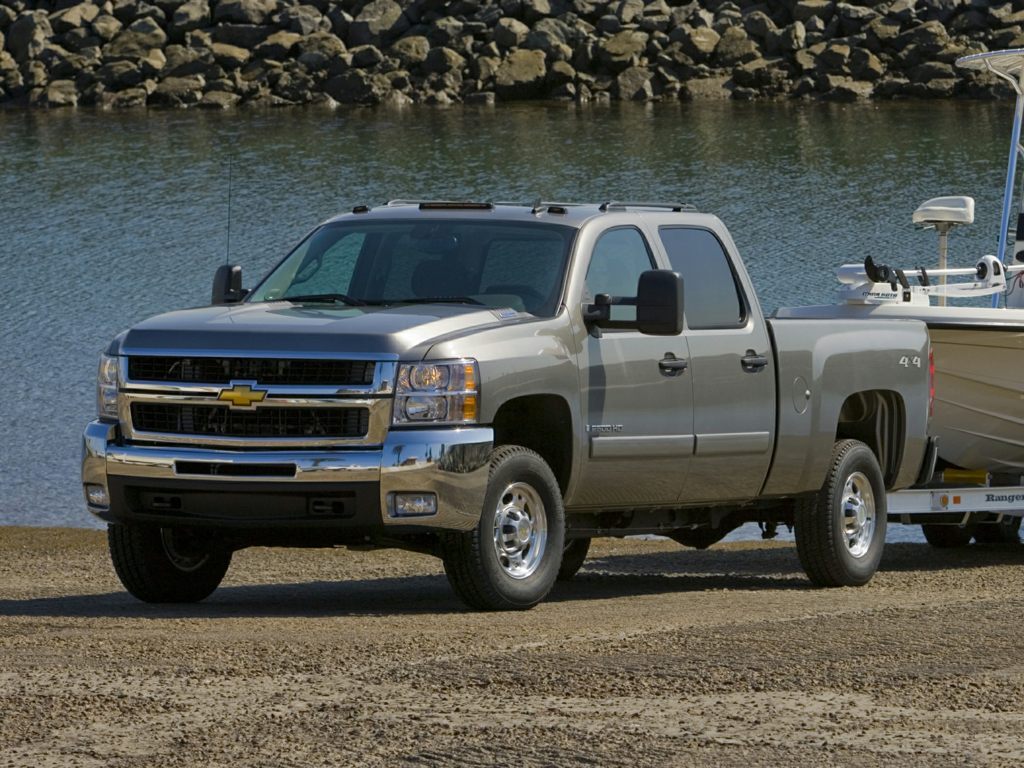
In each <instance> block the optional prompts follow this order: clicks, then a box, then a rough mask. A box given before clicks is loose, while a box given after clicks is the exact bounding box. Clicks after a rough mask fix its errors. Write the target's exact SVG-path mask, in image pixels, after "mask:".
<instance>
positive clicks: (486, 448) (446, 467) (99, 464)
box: [82, 421, 494, 530]
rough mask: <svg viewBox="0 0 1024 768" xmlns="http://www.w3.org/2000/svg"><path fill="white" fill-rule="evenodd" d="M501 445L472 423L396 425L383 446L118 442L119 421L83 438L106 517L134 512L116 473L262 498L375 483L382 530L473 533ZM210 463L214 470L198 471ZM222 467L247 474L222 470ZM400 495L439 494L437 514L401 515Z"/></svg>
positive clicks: (85, 471) (86, 466)
mask: <svg viewBox="0 0 1024 768" xmlns="http://www.w3.org/2000/svg"><path fill="white" fill-rule="evenodd" d="M493 443H494V433H493V430H491V429H490V428H489V427H469V428H448V429H424V430H391V431H389V432H388V434H387V437H386V439H385V441H384V444H383V446H381V447H380V448H376V449H335V450H323V449H317V450H310V451H299V450H260V451H238V450H221V449H211V448H194V447H189V446H173V445H165V446H152V445H132V444H118V435H117V427H116V426H115V425H114V424H108V423H105V422H100V421H93V422H91V423H90V424H89V425H88V426H87V427H86V429H85V434H84V435H83V440H82V483H83V488H84V487H85V486H89V485H94V486H100V487H102V488H103V489H104V491H105V492H106V493H107V497H108V499H109V503H108V504H107V505H97V504H93V503H90V502H89V499H88V496H87V497H86V503H87V506H88V507H89V510H90V511H91V512H92V513H93V514H95V515H97V516H99V517H101V518H103V519H105V520H110V519H121V518H124V517H126V516H130V510H125V509H116V508H112V507H118V506H119V504H118V500H117V499H116V498H115V497H114V495H113V494H112V493H111V492H110V489H111V485H112V484H113V483H112V481H111V478H113V480H114V481H119V482H123V481H126V480H127V481H130V482H131V483H132V484H133V485H134V486H139V487H145V486H147V485H152V486H153V487H166V486H171V487H173V486H174V484H175V483H176V482H178V483H189V482H191V483H192V484H194V483H195V481H206V482H207V483H208V484H213V485H215V486H216V487H217V488H218V490H221V489H223V490H225V491H231V490H241V489H243V488H244V489H246V491H248V492H251V493H253V495H254V496H255V497H258V495H259V488H260V486H261V485H263V484H265V485H266V487H267V488H270V487H271V486H272V487H273V488H274V489H275V490H276V492H278V493H279V492H280V490H281V488H282V487H284V488H288V487H294V488H295V489H296V491H298V490H299V489H300V488H301V489H303V490H304V491H306V492H309V491H310V490H311V489H315V488H316V487H317V484H324V486H325V487H326V486H327V484H329V485H330V487H332V488H336V487H338V486H339V484H345V483H352V484H366V483H375V484H377V486H378V487H379V493H377V494H375V497H376V499H375V500H376V502H377V506H376V509H377V515H376V518H377V519H378V520H379V525H380V526H381V528H387V527H388V526H402V527H404V528H408V527H410V526H413V527H422V528H428V529H434V528H437V529H447V530H470V529H472V528H473V527H475V526H476V524H477V521H478V520H479V518H480V511H481V508H482V506H483V498H484V493H485V491H486V487H487V475H488V460H489V457H490V453H491V450H492V448H493ZM211 465H212V466H211ZM282 466H284V467H288V466H294V468H295V470H294V475H290V476H286V477H284V476H282V475H281V472H280V468H281V467H282ZM261 467H266V468H267V470H268V472H267V474H266V475H261V474H260V469H261ZM206 468H209V469H210V471H203V472H198V471H196V470H197V469H206ZM221 468H226V469H227V470H228V472H235V471H238V472H239V473H238V474H227V473H223V474H222V473H221ZM271 470H273V471H272V472H271ZM243 472H244V474H243ZM397 492H408V493H434V494H436V495H437V512H436V513H435V514H432V515H429V516H415V517H413V516H405V517H397V516H395V515H394V514H392V513H390V512H389V509H391V508H392V507H393V505H392V504H389V498H390V497H391V495H392V494H394V493H397ZM364 519H365V516H364ZM235 522H239V521H235ZM241 522H245V521H244V520H243V521H241ZM253 522H254V524H255V523H256V522H257V520H256V519H254V521H253Z"/></svg>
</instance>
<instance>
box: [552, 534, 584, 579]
mask: <svg viewBox="0 0 1024 768" xmlns="http://www.w3.org/2000/svg"><path fill="white" fill-rule="evenodd" d="M589 550H590V539H570V540H569V541H567V542H565V547H563V549H562V565H561V566H559V568H558V581H569V580H570V579H572V577H573V576H575V575H576V572H577V571H578V570H579V569H580V568H582V567H583V561H584V560H586V559H587V552H588V551H589Z"/></svg>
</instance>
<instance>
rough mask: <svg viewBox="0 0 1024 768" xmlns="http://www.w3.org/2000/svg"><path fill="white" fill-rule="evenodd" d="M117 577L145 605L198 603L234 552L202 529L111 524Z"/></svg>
mask: <svg viewBox="0 0 1024 768" xmlns="http://www.w3.org/2000/svg"><path fill="white" fill-rule="evenodd" d="M107 545H108V547H109V549H110V559H111V561H112V562H113V564H114V570H115V571H116V572H117V577H118V578H119V579H120V580H121V583H122V584H124V587H125V589H127V590H128V591H129V592H130V593H131V594H133V595H134V596H135V597H137V598H138V599H139V600H143V601H145V602H147V603H195V602H198V601H199V600H202V599H203V598H204V597H207V596H209V595H210V593H212V592H213V590H215V589H216V588H217V587H218V586H219V585H220V582H221V580H222V579H223V578H224V574H225V573H227V570H228V566H229V565H230V564H231V551H230V550H229V549H227V548H225V547H223V546H220V545H219V544H218V543H217V542H216V541H215V540H214V539H213V538H212V537H210V536H208V535H204V534H202V533H200V532H198V531H194V530H190V529H179V528H159V527H157V526H153V525H139V524H136V523H118V524H111V525H109V526H107Z"/></svg>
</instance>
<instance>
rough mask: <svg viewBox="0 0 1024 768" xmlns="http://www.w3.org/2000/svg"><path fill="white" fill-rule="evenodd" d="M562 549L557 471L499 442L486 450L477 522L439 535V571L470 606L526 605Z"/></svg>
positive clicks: (537, 596) (541, 592)
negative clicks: (485, 472)
mask: <svg viewBox="0 0 1024 768" xmlns="http://www.w3.org/2000/svg"><path fill="white" fill-rule="evenodd" d="M564 546H565V512H564V510H563V508H562V494H561V491H560V490H559V488H558V483H557V482H556V481H555V476H554V474H553V473H552V472H551V469H550V468H549V467H548V465H547V464H546V463H545V462H544V460H543V459H542V458H541V457H540V456H539V455H537V454H536V453H534V452H533V451H531V450H529V449H527V448H523V447H521V446H516V445H507V446H502V447H500V448H498V449H496V450H495V451H494V453H492V454H491V468H490V475H489V477H488V480H487V491H486V493H485V494H484V504H483V509H482V510H481V513H480V522H479V523H478V524H477V526H476V528H474V529H473V530H472V531H468V532H466V533H456V532H452V533H447V534H445V535H444V536H443V537H442V539H441V558H442V560H443V561H444V571H445V574H447V576H448V581H449V582H450V583H451V585H452V588H453V589H454V590H455V593H456V594H457V595H458V596H459V597H460V598H461V599H462V601H463V602H464V603H466V604H467V605H468V606H470V607H471V608H476V609H479V610H483V611H508V610H523V609H526V608H532V607H533V606H535V605H536V604H537V603H539V602H540V601H541V600H543V599H544V598H545V597H546V596H547V594H548V592H550V591H551V587H552V586H553V585H554V583H555V579H556V577H557V576H558V571H559V568H560V566H561V563H562V550H563V548H564Z"/></svg>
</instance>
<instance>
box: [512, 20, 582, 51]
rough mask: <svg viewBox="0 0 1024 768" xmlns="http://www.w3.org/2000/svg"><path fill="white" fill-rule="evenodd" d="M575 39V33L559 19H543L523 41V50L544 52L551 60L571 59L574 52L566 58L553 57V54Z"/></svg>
mask: <svg viewBox="0 0 1024 768" xmlns="http://www.w3.org/2000/svg"><path fill="white" fill-rule="evenodd" d="M572 37H574V35H573V31H572V30H571V29H570V28H569V27H568V26H567V25H566V24H565V22H562V21H559V20H558V19H541V20H540V21H538V22H537V23H536V24H534V25H533V29H531V30H530V33H529V34H528V35H527V36H526V40H524V41H523V44H522V45H523V48H530V49H532V50H537V51H544V53H546V54H547V55H548V57H549V58H571V57H572V51H571V49H570V51H569V55H568V56H566V57H552V53H553V52H555V51H557V50H559V49H560V47H561V46H563V45H565V44H566V42H567V41H568V40H569V39H571V38H572Z"/></svg>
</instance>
